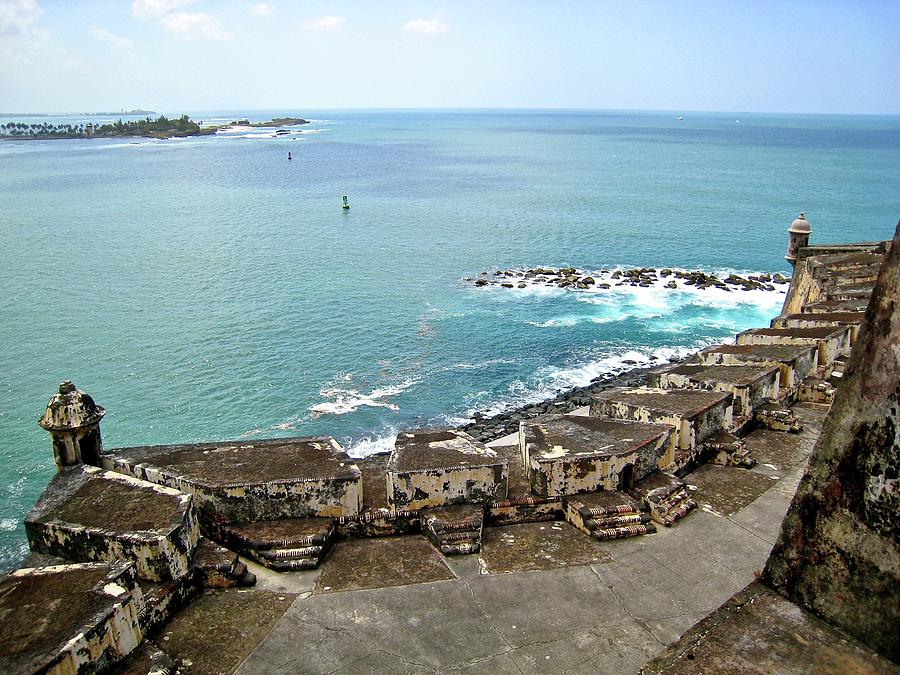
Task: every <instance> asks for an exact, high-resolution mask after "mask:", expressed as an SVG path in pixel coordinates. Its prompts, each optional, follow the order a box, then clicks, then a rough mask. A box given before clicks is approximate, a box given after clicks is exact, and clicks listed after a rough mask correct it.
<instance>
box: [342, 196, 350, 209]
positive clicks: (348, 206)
mask: <svg viewBox="0 0 900 675" xmlns="http://www.w3.org/2000/svg"><path fill="white" fill-rule="evenodd" d="M341 206H342V207H343V208H345V209H349V208H350V202H349V201H348V200H347V195H344V203H343V204H342V205H341Z"/></svg>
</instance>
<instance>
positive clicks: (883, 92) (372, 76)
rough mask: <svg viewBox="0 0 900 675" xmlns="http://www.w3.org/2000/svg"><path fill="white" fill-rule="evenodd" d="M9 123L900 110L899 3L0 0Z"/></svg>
mask: <svg viewBox="0 0 900 675" xmlns="http://www.w3.org/2000/svg"><path fill="white" fill-rule="evenodd" d="M0 61H2V63H3V67H2V68H0V111H2V112H88V111H107V110H113V111H114V110H120V109H121V108H126V109H130V108H144V109H150V110H155V111H167V112H177V111H182V110H184V111H209V110H295V111H298V112H302V111H304V110H317V109H318V110H321V109H336V108H586V109H614V110H674V111H696V110H722V111H741V112H744V111H746V112H797V113H850V114H860V113H862V114H893V115H896V114H900V0H889V1H886V2H876V1H867V0H846V1H843V2H829V1H828V0H819V1H814V2H800V1H796V2H793V1H791V0H779V1H774V2H769V1H767V0H758V1H757V0H752V1H747V0H734V1H732V0H715V1H713V0H677V1H675V0H673V1H667V2H651V1H642V0H621V1H616V2H612V1H609V2H607V1H603V0H594V1H590V0H568V1H565V0H562V1H552V0H533V1H532V0H480V1H478V0H452V1H451V0H407V1H403V0H400V1H392V0H384V1H379V0H332V1H330V2H321V1H316V0H308V1H296V2H289V1H288V0H270V1H268V2H254V1H246V0H218V1H213V0H133V1H129V0H117V1H114V0H96V1H94V0H83V1H82V0H0Z"/></svg>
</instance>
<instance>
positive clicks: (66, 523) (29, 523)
mask: <svg viewBox="0 0 900 675" xmlns="http://www.w3.org/2000/svg"><path fill="white" fill-rule="evenodd" d="M25 532H26V534H27V535H28V544H29V546H30V547H31V549H32V550H33V551H35V552H38V553H45V554H48V555H54V556H59V557H61V558H65V559H66V560H70V561H73V562H91V561H107V562H116V561H125V562H132V563H133V564H134V566H135V570H136V571H137V574H138V576H139V577H141V578H142V579H147V580H150V581H158V582H165V581H170V580H173V579H179V578H181V577H183V576H186V575H187V574H188V573H189V572H190V568H191V556H192V555H193V552H194V549H195V548H196V546H197V542H198V541H199V539H200V528H199V526H198V523H197V519H196V517H195V515H194V509H193V503H192V499H191V496H190V495H188V494H184V493H182V492H179V491H177V490H173V489H171V488H167V487H162V486H160V485H154V484H152V483H148V482H146V481H143V480H138V479H136V478H132V477H131V476H124V475H122V474H118V473H115V472H112V471H104V470H103V469H100V468H97V467H94V466H88V465H85V464H80V465H77V466H71V467H68V468H65V469H63V470H62V471H60V472H59V473H58V474H56V476H55V477H54V478H53V480H51V481H50V484H49V485H48V486H47V488H46V490H44V494H43V495H41V498H40V499H39V500H38V502H37V503H36V504H35V505H34V508H32V510H31V512H30V513H29V514H28V515H27V516H26V518H25Z"/></svg>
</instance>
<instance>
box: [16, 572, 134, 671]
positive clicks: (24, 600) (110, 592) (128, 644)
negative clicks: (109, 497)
mask: <svg viewBox="0 0 900 675" xmlns="http://www.w3.org/2000/svg"><path fill="white" fill-rule="evenodd" d="M140 600H141V589H140V587H139V586H138V585H137V578H136V576H135V573H134V568H133V566H132V565H130V564H128V563H118V564H106V563H87V564H80V565H60V566H54V567H42V568H39V569H20V570H16V571H14V572H11V573H10V574H9V575H8V576H6V577H5V578H4V579H3V580H2V581H0V619H2V620H0V671H2V672H3V673H7V674H9V675H17V674H19V673H22V674H28V675H30V674H31V673H36V672H57V673H76V672H95V671H98V670H101V669H103V668H107V667H109V666H111V665H112V664H114V663H116V662H117V661H119V660H121V659H122V658H123V657H125V656H126V655H127V654H129V653H130V652H131V651H132V650H133V649H135V648H136V647H137V646H138V644H139V643H140V641H141V639H142V637H143V635H142V633H141V627H140V626H139V625H138V604H139V602H140Z"/></svg>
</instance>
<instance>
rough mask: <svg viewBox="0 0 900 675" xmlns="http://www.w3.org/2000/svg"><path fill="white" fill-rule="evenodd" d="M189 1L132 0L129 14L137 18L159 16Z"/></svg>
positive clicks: (190, 0) (187, 3) (189, 1)
mask: <svg viewBox="0 0 900 675" xmlns="http://www.w3.org/2000/svg"><path fill="white" fill-rule="evenodd" d="M191 2H193V0H133V2H132V3H131V14H132V16H135V17H137V18H139V19H147V18H153V17H160V16H165V15H166V14H168V13H169V12H172V11H174V10H176V9H180V8H181V7H185V6H186V5H189V4H191Z"/></svg>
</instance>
